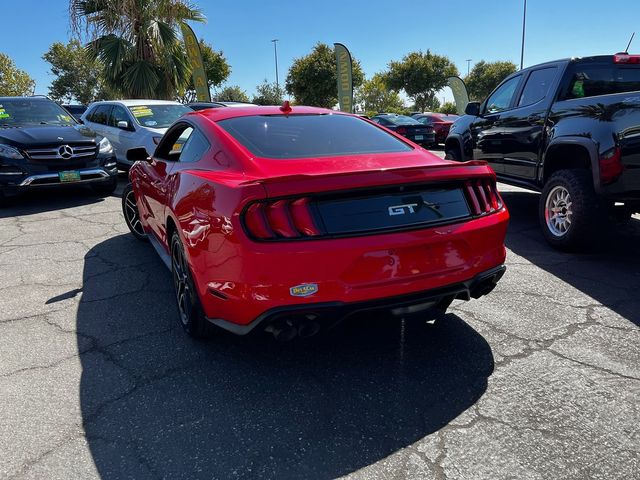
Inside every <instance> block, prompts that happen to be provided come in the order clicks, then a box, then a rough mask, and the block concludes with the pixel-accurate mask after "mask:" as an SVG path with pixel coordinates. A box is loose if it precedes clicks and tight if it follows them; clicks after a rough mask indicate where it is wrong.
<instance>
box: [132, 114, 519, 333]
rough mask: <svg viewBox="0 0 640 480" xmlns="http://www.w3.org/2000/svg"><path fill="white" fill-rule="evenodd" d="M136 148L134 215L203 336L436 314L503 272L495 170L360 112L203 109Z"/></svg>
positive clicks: (189, 324)
mask: <svg viewBox="0 0 640 480" xmlns="http://www.w3.org/2000/svg"><path fill="white" fill-rule="evenodd" d="M128 156H129V159H130V160H137V162H136V163H135V164H134V166H133V168H131V170H130V172H129V177H130V180H131V184H130V185H129V186H128V187H127V188H126V190H125V192H124V194H123V202H122V203H123V211H124V215H125V219H126V222H127V225H128V226H129V228H130V230H131V232H132V233H133V234H134V235H135V236H136V237H138V238H140V239H148V240H149V241H150V242H151V244H152V245H153V246H154V247H155V249H156V250H157V251H158V253H159V254H160V256H161V257H162V259H163V260H164V262H165V263H166V265H167V266H168V267H169V268H171V270H172V272H173V279H174V283H175V292H176V296H177V300H178V307H179V312H180V318H181V321H182V325H183V326H184V328H185V330H186V331H187V332H188V333H189V334H192V335H194V336H198V335H203V334H204V333H205V332H206V331H207V330H208V327H209V326H210V325H211V324H214V325H217V326H219V327H222V328H225V329H227V330H230V331H232V332H234V333H237V334H246V333H248V332H250V331H252V330H257V329H260V330H267V331H270V332H272V333H273V334H274V335H275V336H276V337H277V338H281V339H289V338H292V337H295V336H296V335H300V336H309V335H312V334H314V333H316V332H317V331H318V330H319V328H320V327H321V326H323V325H327V326H328V325H330V324H334V323H336V322H337V321H338V320H340V319H343V318H345V317H346V316H348V315H350V314H352V313H355V312H362V311H367V310H378V309H383V310H388V311H390V312H391V313H392V314H393V315H396V316H404V315H407V314H410V313H415V312H422V314H424V315H427V314H430V315H431V314H432V315H438V314H441V313H443V312H444V311H445V310H446V308H447V307H448V306H449V304H450V303H451V302H452V301H453V299H456V298H459V299H465V300H468V299H470V298H471V297H474V298H477V297H479V296H481V295H485V294H487V293H488V292H490V291H491V290H492V289H493V287H494V286H495V284H496V282H497V281H498V280H499V279H500V277H501V276H502V274H503V272H504V266H503V262H504V259H505V248H504V238H505V233H506V229H507V222H508V218H509V214H508V213H507V210H506V208H505V207H504V204H503V203H502V200H501V198H500V196H499V195H498V192H497V190H496V182H495V175H494V173H493V171H492V170H491V169H490V168H489V167H488V166H487V165H486V164H484V163H482V162H467V163H458V162H450V161H447V160H441V159H440V158H438V157H436V156H434V155H432V154H430V153H428V152H427V151H426V150H423V149H422V148H420V147H419V146H417V145H415V144H413V143H411V142H410V141H408V140H407V139H405V138H404V137H401V136H400V135H397V134H395V133H392V132H390V131H389V130H387V129H384V128H382V127H380V126H378V125H375V124H374V123H372V122H370V121H368V120H366V119H363V118H360V117H357V116H355V115H348V114H343V113H338V112H335V111H331V110H325V109H320V108H311V107H298V106H295V107H289V106H288V104H285V105H284V106H282V107H277V106H276V107H257V106H256V107H246V108H219V109H212V110H203V111H200V112H193V113H189V114H186V115H185V116H183V117H182V118H181V119H179V120H178V121H177V122H176V123H175V124H174V125H173V126H172V127H171V128H170V129H169V130H168V131H167V133H166V134H165V135H164V137H163V138H162V140H161V141H160V144H159V145H158V147H157V149H156V151H155V153H154V154H153V156H149V155H148V153H147V152H146V151H145V150H144V149H143V148H136V149H132V150H129V152H128ZM432 318H433V317H432Z"/></svg>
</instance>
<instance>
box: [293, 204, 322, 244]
mask: <svg viewBox="0 0 640 480" xmlns="http://www.w3.org/2000/svg"><path fill="white" fill-rule="evenodd" d="M290 209H291V218H292V220H293V224H294V226H295V227H296V228H297V229H298V230H299V231H300V232H302V233H303V234H304V235H309V236H312V237H313V236H316V235H320V230H319V229H318V227H317V226H316V223H315V222H314V221H313V216H312V215H311V210H310V209H309V199H308V198H299V199H298V200H296V201H294V202H291V204H290Z"/></svg>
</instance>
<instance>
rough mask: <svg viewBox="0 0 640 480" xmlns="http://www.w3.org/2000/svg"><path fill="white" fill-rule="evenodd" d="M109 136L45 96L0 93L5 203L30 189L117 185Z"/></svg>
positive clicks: (104, 189)
mask: <svg viewBox="0 0 640 480" xmlns="http://www.w3.org/2000/svg"><path fill="white" fill-rule="evenodd" d="M117 173H118V171H117V169H116V159H115V156H114V153H113V147H112V146H111V144H110V143H109V140H107V139H106V138H103V137H100V136H97V135H96V134H95V132H93V131H92V130H90V129H89V128H87V127H85V126H83V125H80V124H79V123H78V122H76V121H75V120H74V119H73V117H72V116H71V115H70V114H69V112H67V111H66V110H64V109H63V108H62V107H60V106H59V105H58V104H57V103H55V102H53V101H51V100H49V99H48V98H46V97H0V202H1V201H2V199H3V198H6V197H9V196H13V195H16V194H18V193H20V192H23V191H25V190H26V189H29V188H35V187H41V186H61V185H67V184H76V183H83V184H88V185H90V186H91V188H93V190H94V191H95V192H96V193H98V194H100V195H108V194H110V193H111V192H113V191H114V190H115V188H116V186H117V181H118V179H117Z"/></svg>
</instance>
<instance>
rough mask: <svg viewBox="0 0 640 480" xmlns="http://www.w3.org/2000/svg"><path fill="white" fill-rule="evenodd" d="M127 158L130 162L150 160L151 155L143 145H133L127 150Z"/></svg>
mask: <svg viewBox="0 0 640 480" xmlns="http://www.w3.org/2000/svg"><path fill="white" fill-rule="evenodd" d="M127 160H130V161H132V162H138V161H140V162H151V156H150V155H149V152H147V149H146V148H144V147H135V148H130V149H129V150H127Z"/></svg>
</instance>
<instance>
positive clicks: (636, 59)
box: [613, 53, 640, 64]
mask: <svg viewBox="0 0 640 480" xmlns="http://www.w3.org/2000/svg"><path fill="white" fill-rule="evenodd" d="M613 63H627V64H640V55H629V54H628V53H616V54H615V55H614V56H613Z"/></svg>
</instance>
